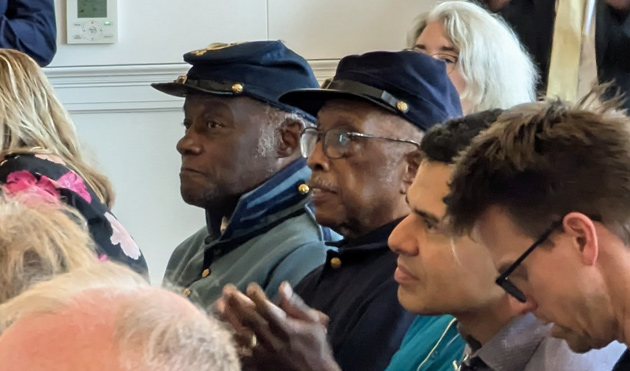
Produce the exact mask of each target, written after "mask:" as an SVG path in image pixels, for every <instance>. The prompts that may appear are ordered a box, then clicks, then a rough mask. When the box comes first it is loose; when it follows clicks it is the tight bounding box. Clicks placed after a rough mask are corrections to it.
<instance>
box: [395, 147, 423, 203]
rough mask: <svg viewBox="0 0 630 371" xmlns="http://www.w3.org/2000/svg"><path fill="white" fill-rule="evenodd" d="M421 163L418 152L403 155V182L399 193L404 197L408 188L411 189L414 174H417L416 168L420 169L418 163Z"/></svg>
mask: <svg viewBox="0 0 630 371" xmlns="http://www.w3.org/2000/svg"><path fill="white" fill-rule="evenodd" d="M421 162H422V154H421V153H420V151H413V152H411V153H407V154H406V155H405V161H404V165H405V167H404V169H403V177H402V179H403V182H402V187H401V189H400V193H401V194H404V195H406V194H407V192H408V191H409V187H411V183H413V180H414V178H415V177H416V174H417V173H418V168H419V167H420V163H421Z"/></svg>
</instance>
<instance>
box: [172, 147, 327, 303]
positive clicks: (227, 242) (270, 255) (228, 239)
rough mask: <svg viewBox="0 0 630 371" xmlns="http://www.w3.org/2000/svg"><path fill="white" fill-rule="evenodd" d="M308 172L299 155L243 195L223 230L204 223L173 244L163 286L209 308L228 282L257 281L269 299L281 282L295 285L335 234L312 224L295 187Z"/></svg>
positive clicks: (322, 255) (304, 200) (238, 284)
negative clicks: (202, 226) (190, 234)
mask: <svg viewBox="0 0 630 371" xmlns="http://www.w3.org/2000/svg"><path fill="white" fill-rule="evenodd" d="M309 176H310V170H309V169H308V168H307V167H306V164H305V160H303V159H299V160H296V161H295V162H293V163H292V164H290V165H289V166H287V167H286V168H284V169H282V170H281V171H280V172H278V173H277V174H275V175H274V176H273V177H272V178H270V179H269V180H268V181H267V182H265V183H264V184H263V185H261V186H260V187H258V188H256V189H254V190H252V191H251V192H249V193H247V194H245V195H243V196H242V197H241V199H240V200H239V202H238V204H237V206H236V209H235V210H234V213H233V214H232V219H231V221H230V222H229V224H227V226H226V228H225V229H224V230H223V231H222V232H220V233H217V234H216V235H212V234H211V233H210V232H209V228H208V227H204V228H202V229H200V230H199V231H197V232H196V233H195V234H193V235H192V236H191V237H189V238H188V239H187V240H185V241H184V242H182V243H181V244H180V245H179V246H178V247H177V248H176V249H175V251H174V252H173V255H172V256H171V258H170V260H169V263H168V265H167V268H166V275H165V277H164V285H165V286H167V287H172V286H175V287H178V288H180V289H181V290H182V292H183V293H184V294H185V295H186V296H188V297H189V298H190V299H191V300H192V301H193V302H195V303H197V304H199V305H201V306H202V307H203V308H205V309H208V308H209V307H210V306H212V305H213V304H214V302H215V301H216V300H217V299H219V298H220V297H221V290H222V289H223V286H225V285H226V284H228V283H231V284H234V285H235V286H236V287H237V288H238V289H240V290H245V289H246V287H247V285H248V284H249V283H250V282H256V283H258V284H259V285H260V286H262V288H263V289H264V290H265V292H266V294H267V295H268V296H269V297H270V298H273V297H274V296H275V295H276V292H277V289H278V286H279V285H280V283H281V282H282V281H289V282H290V283H291V284H292V285H295V284H297V283H298V282H299V281H300V280H301V279H302V278H303V277H304V276H306V274H308V273H309V272H310V271H312V270H313V269H315V268H317V267H318V266H320V265H321V264H323V263H324V260H325V258H326V245H325V242H326V241H329V240H335V239H339V236H338V235H336V234H334V233H333V232H331V231H330V230H329V229H326V228H322V227H320V226H319V225H318V224H317V221H316V220H315V217H314V215H313V212H312V211H311V209H310V208H309V199H310V197H309V195H308V194H303V193H301V192H300V191H299V187H300V185H302V184H304V183H305V182H306V180H307V179H308V178H309Z"/></svg>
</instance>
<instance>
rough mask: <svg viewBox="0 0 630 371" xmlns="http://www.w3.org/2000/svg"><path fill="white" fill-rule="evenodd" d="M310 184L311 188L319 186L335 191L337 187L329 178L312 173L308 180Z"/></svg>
mask: <svg viewBox="0 0 630 371" xmlns="http://www.w3.org/2000/svg"><path fill="white" fill-rule="evenodd" d="M307 183H308V186H309V187H311V188H319V189H323V190H326V191H334V190H335V189H337V185H336V184H335V183H333V182H331V181H329V180H327V179H324V178H323V177H321V176H319V175H315V174H313V175H311V178H310V179H309V180H308V182H307Z"/></svg>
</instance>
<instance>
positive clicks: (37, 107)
mask: <svg viewBox="0 0 630 371" xmlns="http://www.w3.org/2000/svg"><path fill="white" fill-rule="evenodd" d="M0 138H2V148H1V149H0V159H2V158H3V157H4V156H5V155H7V154H9V153H20V152H22V153H23V152H41V153H45V154H53V155H56V156H59V157H60V158H61V159H63V160H64V161H65V163H66V164H68V166H69V167H70V168H71V169H72V170H74V171H76V172H77V173H78V174H79V175H80V176H81V177H82V178H84V179H85V181H86V182H87V183H88V184H89V185H90V187H92V189H93V190H94V192H95V193H96V195H97V196H98V197H99V198H100V199H101V201H103V202H104V203H105V204H106V205H107V206H110V207H111V205H112V203H113V192H112V189H111V184H110V182H109V180H108V179H107V178H106V177H105V176H104V175H103V174H101V173H99V172H98V171H96V170H94V169H93V168H91V167H90V166H89V165H88V164H87V163H86V161H85V159H84V157H83V155H82V153H81V146H80V143H79V139H78V136H77V133H76V129H75V126H74V123H73V122H72V120H71V119H70V116H69V114H68V112H67V111H66V110H65V109H64V108H63V106H62V105H61V102H59V100H58V99H57V96H56V95H55V92H54V90H53V88H52V86H51V85H50V82H49V81H48V78H47V77H46V75H44V72H43V71H42V69H41V68H40V67H39V66H38V65H37V63H36V62H35V61H34V60H33V59H31V58H30V57H29V56H27V55H26V54H24V53H22V52H19V51H16V50H12V49H0Z"/></svg>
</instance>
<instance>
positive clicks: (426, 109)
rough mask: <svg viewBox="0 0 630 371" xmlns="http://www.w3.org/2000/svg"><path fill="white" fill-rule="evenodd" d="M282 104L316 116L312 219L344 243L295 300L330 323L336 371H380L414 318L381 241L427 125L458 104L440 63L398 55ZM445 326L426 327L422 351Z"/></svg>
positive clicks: (355, 67)
mask: <svg viewBox="0 0 630 371" xmlns="http://www.w3.org/2000/svg"><path fill="white" fill-rule="evenodd" d="M280 101H282V102H285V103H287V104H290V105H293V106H296V107H299V108H301V109H302V110H304V111H306V112H308V113H310V114H312V115H314V116H315V115H316V116H317V128H316V129H315V128H307V129H305V130H304V131H303V133H302V143H301V144H302V151H303V155H304V156H305V157H308V160H307V164H308V166H309V167H310V168H311V170H312V174H311V177H310V180H309V186H310V187H311V189H312V200H313V204H314V206H315V216H316V219H317V221H318V222H319V223H320V224H321V225H323V226H326V227H330V228H332V229H333V230H334V231H336V232H338V233H340V234H341V235H343V237H344V240H343V241H341V242H340V243H337V244H335V245H336V246H335V247H336V249H334V250H331V251H329V252H328V254H327V257H326V262H325V264H324V265H322V266H321V267H319V268H317V269H316V270H314V271H313V272H311V273H310V274H309V275H307V276H306V277H305V278H304V279H303V280H302V281H301V282H300V283H299V284H298V285H297V286H296V289H295V291H296V293H297V294H298V295H299V296H301V297H302V298H303V299H304V301H305V302H306V304H307V305H309V306H311V307H313V308H315V309H317V310H319V311H321V312H323V313H325V314H326V315H327V316H329V317H330V323H329V325H328V338H329V339H330V342H331V345H332V349H333V352H334V356H335V358H336V360H337V362H338V363H339V365H340V366H341V368H342V369H343V370H345V371H349V370H361V371H366V370H379V371H382V370H384V369H385V368H386V367H387V365H388V364H389V361H390V358H391V357H392V355H393V354H394V352H396V351H397V350H398V348H399V346H400V344H401V341H402V338H403V336H404V334H405V332H406V331H407V328H408V327H409V325H410V324H411V322H412V321H413V319H414V317H415V316H414V315H412V314H411V313H408V312H406V311H405V310H404V309H403V307H402V306H401V305H400V304H399V303H398V300H397V284H396V282H395V281H394V275H393V273H394V271H395V269H396V255H395V254H394V253H393V252H392V251H390V250H389V248H388V247H387V238H388V236H389V235H390V233H391V232H392V230H393V229H394V228H395V227H396V225H398V223H399V222H400V221H401V220H402V219H403V218H404V217H405V216H406V215H407V214H409V206H408V205H407V202H406V201H405V195H406V193H407V190H408V188H409V186H410V185H411V183H412V181H413V179H414V176H415V173H416V171H417V168H418V164H419V161H420V152H419V143H418V142H419V141H420V140H421V138H422V135H423V133H424V132H425V131H426V130H428V129H429V128H430V127H432V126H433V125H435V124H437V123H440V122H443V121H445V120H446V119H449V118H452V117H457V116H460V115H461V107H460V103H459V97H458V95H457V92H456V90H455V88H454V87H453V85H452V83H451V82H450V80H449V78H448V76H447V74H446V68H445V65H444V62H442V61H437V60H435V59H433V58H431V57H430V56H426V55H423V54H420V53H415V52H412V51H400V52H372V53H367V54H364V55H360V56H357V55H353V56H348V57H345V58H343V59H342V60H341V62H340V64H339V66H338V69H337V73H336V75H335V77H334V78H333V79H332V80H331V81H329V82H327V83H326V84H325V85H324V86H323V87H322V88H321V89H302V90H296V91H293V92H289V93H287V94H285V95H283V96H282V97H281V98H280ZM233 291H234V290H233V288H227V289H226V290H225V291H224V293H226V294H227V295H224V298H226V299H229V297H230V295H231V294H232V293H234V292H233ZM232 296H234V295H232ZM226 302H227V304H228V305H229V304H230V303H229V300H226ZM224 312H229V311H224ZM228 315H229V314H228ZM450 320H451V318H450V317H446V316H443V317H440V316H438V317H426V318H425V324H426V326H427V331H426V337H427V343H431V342H433V343H435V342H436V341H437V339H438V338H439V336H440V335H441V334H442V333H443V331H444V329H445V328H446V327H447V326H448V324H449V322H450Z"/></svg>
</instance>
